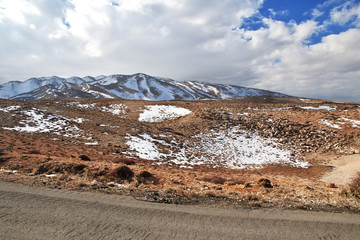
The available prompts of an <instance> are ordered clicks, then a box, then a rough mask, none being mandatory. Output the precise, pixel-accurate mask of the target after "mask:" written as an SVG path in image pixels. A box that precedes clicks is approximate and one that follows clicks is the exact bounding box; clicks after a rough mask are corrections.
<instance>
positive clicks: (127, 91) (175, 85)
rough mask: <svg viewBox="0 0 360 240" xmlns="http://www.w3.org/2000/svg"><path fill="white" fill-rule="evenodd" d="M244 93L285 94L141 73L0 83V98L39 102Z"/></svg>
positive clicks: (190, 97)
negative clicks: (60, 99) (70, 99)
mask: <svg viewBox="0 0 360 240" xmlns="http://www.w3.org/2000/svg"><path fill="white" fill-rule="evenodd" d="M244 96H273V97H289V96H288V95H286V94H282V93H277V92H271V91H266V90H261V89H255V88H246V87H240V86H235V85H227V84H214V83H204V82H198V81H184V82H178V81H175V80H172V79H169V78H161V77H153V76H150V75H147V74H145V73H136V74H133V75H121V74H114V75H109V76H105V75H100V76H97V77H92V76H86V77H83V78H81V77H77V76H73V77H69V78H61V77H57V76H51V77H40V78H30V79H28V80H26V81H24V82H19V81H12V82H8V83H5V84H2V85H0V98H5V99H14V100H20V101H39V100H43V99H53V98H122V99H133V100H155V101H161V100H163V101H167V100H188V101H190V100H206V99H228V98H235V97H244Z"/></svg>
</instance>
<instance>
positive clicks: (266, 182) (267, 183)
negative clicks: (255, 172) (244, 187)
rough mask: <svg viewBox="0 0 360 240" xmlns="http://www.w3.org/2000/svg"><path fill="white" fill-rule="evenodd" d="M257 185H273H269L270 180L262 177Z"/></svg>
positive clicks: (266, 186) (267, 186)
mask: <svg viewBox="0 0 360 240" xmlns="http://www.w3.org/2000/svg"><path fill="white" fill-rule="evenodd" d="M258 185H259V186H262V187H264V188H272V187H273V186H272V185H271V181H270V180H269V179H267V178H263V177H262V178H260V179H259V180H258Z"/></svg>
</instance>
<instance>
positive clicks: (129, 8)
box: [0, 0, 360, 102]
mask: <svg viewBox="0 0 360 240" xmlns="http://www.w3.org/2000/svg"><path fill="white" fill-rule="evenodd" d="M0 34H1V36H2V37H1V38H0V51H1V58H0V84H1V83H5V82H7V81H11V80H21V81H22V80H26V79H28V78H31V77H40V76H52V75H57V76H62V77H70V76H74V75H75V76H86V75H92V76H97V75H102V74H105V75H107V74H115V73H120V74H132V73H137V72H144V73H147V74H150V75H155V76H162V77H169V78H173V79H175V80H180V81H181V80H199V81H206V82H213V83H227V84H235V85H240V86H246V87H256V88H262V89H267V90H273V91H279V92H283V93H287V94H290V95H295V96H303V97H312V98H323V99H330V100H345V101H359V102H360V93H359V92H360V91H359V89H360V44H359V43H360V1H359V0H357V1H355V0H326V1H315V0H314V1H310V0H302V1H276V0H247V1H239V0H227V1H218V0H172V1H168V0H51V1H49V0H37V1H27V0H0Z"/></svg>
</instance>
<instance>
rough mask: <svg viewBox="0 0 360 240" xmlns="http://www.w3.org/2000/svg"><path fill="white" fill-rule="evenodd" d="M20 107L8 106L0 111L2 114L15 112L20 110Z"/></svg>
mask: <svg viewBox="0 0 360 240" xmlns="http://www.w3.org/2000/svg"><path fill="white" fill-rule="evenodd" d="M20 108H21V106H9V107H6V108H0V111H2V112H11V111H16V110H18V109H20Z"/></svg>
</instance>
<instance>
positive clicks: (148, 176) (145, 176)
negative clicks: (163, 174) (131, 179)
mask: <svg viewBox="0 0 360 240" xmlns="http://www.w3.org/2000/svg"><path fill="white" fill-rule="evenodd" d="M152 176H153V175H152V174H151V173H150V172H148V171H141V172H140V174H139V177H143V178H151V177H152Z"/></svg>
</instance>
